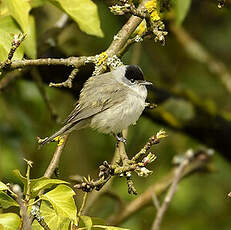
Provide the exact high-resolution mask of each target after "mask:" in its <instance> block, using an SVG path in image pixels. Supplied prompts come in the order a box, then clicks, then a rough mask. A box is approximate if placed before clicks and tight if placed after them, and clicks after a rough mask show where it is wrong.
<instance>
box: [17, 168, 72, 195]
mask: <svg viewBox="0 0 231 230" xmlns="http://www.w3.org/2000/svg"><path fill="white" fill-rule="evenodd" d="M13 173H14V174H15V176H16V177H17V178H18V179H19V180H20V181H21V182H22V183H23V185H24V194H25V192H26V191H27V179H26V177H24V176H23V175H22V174H21V173H20V171H19V170H18V169H15V170H13ZM55 184H69V183H68V182H66V181H63V180H58V179H49V178H46V177H40V178H37V179H32V180H30V189H31V198H34V197H36V196H37V195H38V193H39V191H40V190H42V189H46V188H50V187H52V186H53V185H55Z"/></svg>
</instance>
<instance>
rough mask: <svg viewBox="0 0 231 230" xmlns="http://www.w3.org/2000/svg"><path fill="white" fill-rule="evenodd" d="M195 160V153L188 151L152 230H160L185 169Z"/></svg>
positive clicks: (178, 168)
mask: <svg viewBox="0 0 231 230" xmlns="http://www.w3.org/2000/svg"><path fill="white" fill-rule="evenodd" d="M192 158H193V153H192V150H188V152H187V153H186V157H185V159H184V160H183V161H182V162H181V164H180V165H179V166H178V167H177V169H176V171H175V176H174V178H173V181H172V184H171V186H170V187H169V190H168V192H167V194H166V196H165V198H164V201H163V203H162V205H161V207H160V208H159V209H158V211H157V215H156V218H155V220H154V222H153V225H152V228H151V229H152V230H159V229H160V224H161V222H162V220H163V217H164V214H165V212H166V211H167V209H168V207H169V205H170V202H171V200H172V198H173V196H174V194H175V192H176V189H177V185H178V183H179V181H180V178H181V177H182V175H183V172H184V169H185V168H186V166H187V165H188V164H189V162H190V160H191V159H192Z"/></svg>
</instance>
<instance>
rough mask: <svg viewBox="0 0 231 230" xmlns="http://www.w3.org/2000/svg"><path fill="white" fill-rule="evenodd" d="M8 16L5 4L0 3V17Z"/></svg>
mask: <svg viewBox="0 0 231 230" xmlns="http://www.w3.org/2000/svg"><path fill="white" fill-rule="evenodd" d="M8 15H9V10H8V8H7V5H6V3H5V2H1V3H0V16H1V17H2V16H8Z"/></svg>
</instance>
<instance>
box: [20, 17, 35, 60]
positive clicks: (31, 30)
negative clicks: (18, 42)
mask: <svg viewBox="0 0 231 230" xmlns="http://www.w3.org/2000/svg"><path fill="white" fill-rule="evenodd" d="M23 47H24V51H25V54H26V55H27V56H28V57H29V58H33V59H35V58H36V57H37V42H36V29H35V20H34V17H33V16H30V17H29V26H28V29H27V34H26V38H25V40H24V41H23Z"/></svg>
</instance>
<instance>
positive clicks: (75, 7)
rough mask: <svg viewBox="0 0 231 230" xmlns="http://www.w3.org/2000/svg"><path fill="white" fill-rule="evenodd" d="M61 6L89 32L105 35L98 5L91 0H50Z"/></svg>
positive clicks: (99, 35)
mask: <svg viewBox="0 0 231 230" xmlns="http://www.w3.org/2000/svg"><path fill="white" fill-rule="evenodd" d="M50 1H51V2H52V3H58V4H59V6H60V7H61V8H62V9H63V10H64V11H65V12H66V13H67V14H68V15H69V16H70V17H72V18H73V20H75V22H77V23H78V25H79V28H80V29H81V30H82V31H84V32H85V33H87V34H90V35H95V36H98V37H103V32H102V30H101V28H100V19H99V15H98V10H97V6H96V5H95V3H93V2H92V1H91V0H65V1H63V0H50ZM55 5H56V6H57V4H55Z"/></svg>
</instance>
